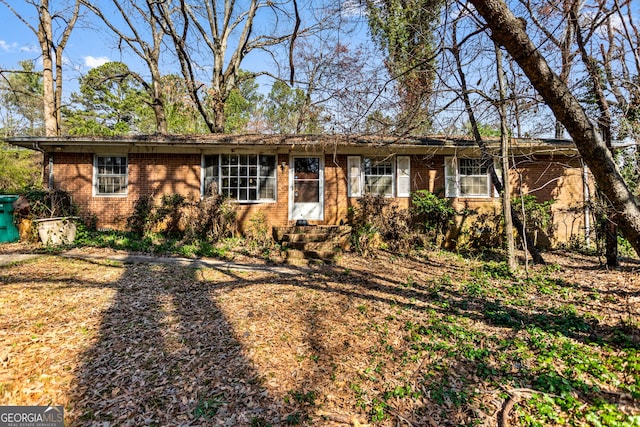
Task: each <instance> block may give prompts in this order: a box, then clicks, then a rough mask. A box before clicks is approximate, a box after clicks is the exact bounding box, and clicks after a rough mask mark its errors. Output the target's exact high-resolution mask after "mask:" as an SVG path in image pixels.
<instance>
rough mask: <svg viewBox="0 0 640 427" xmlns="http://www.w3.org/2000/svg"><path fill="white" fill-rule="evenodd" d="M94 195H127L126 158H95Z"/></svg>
mask: <svg viewBox="0 0 640 427" xmlns="http://www.w3.org/2000/svg"><path fill="white" fill-rule="evenodd" d="M95 191H96V194H102V195H109V194H126V193H127V158H126V157H124V156H99V157H96V182H95Z"/></svg>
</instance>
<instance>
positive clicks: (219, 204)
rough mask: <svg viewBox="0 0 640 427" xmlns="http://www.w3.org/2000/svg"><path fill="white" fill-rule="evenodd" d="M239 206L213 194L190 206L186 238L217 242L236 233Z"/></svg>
mask: <svg viewBox="0 0 640 427" xmlns="http://www.w3.org/2000/svg"><path fill="white" fill-rule="evenodd" d="M236 208H237V205H236V203H235V202H234V201H232V200H231V199H229V198H227V197H224V196H222V195H220V194H217V193H213V194H211V195H209V196H206V197H204V198H203V199H202V200H199V201H197V202H195V203H192V204H190V206H189V209H188V211H187V213H186V215H185V223H186V224H187V226H186V230H185V237H186V238H187V239H190V240H203V241H211V242H217V241H218V240H220V239H222V238H224V237H231V236H233V235H234V234H235V231H236V217H237V212H236Z"/></svg>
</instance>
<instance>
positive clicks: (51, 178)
mask: <svg viewBox="0 0 640 427" xmlns="http://www.w3.org/2000/svg"><path fill="white" fill-rule="evenodd" d="M33 149H34V150H36V151H39V152H41V153H42V156H43V157H44V156H45V155H46V154H47V153H46V152H45V151H44V150H43V149H42V148H41V147H40V143H38V142H34V143H33ZM42 160H43V164H42V182H45V180H44V178H45V176H44V171H45V168H44V158H43V159H42ZM47 184H48V187H49V189H52V188H53V153H52V154H51V155H50V156H49V177H48V179H47Z"/></svg>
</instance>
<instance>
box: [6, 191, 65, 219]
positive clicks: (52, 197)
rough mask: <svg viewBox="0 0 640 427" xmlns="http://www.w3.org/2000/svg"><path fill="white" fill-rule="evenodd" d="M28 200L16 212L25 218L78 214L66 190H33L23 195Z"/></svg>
mask: <svg viewBox="0 0 640 427" xmlns="http://www.w3.org/2000/svg"><path fill="white" fill-rule="evenodd" d="M22 197H23V198H24V199H25V200H26V201H27V202H28V206H27V204H25V205H24V207H23V208H20V209H19V211H18V212H16V214H17V215H18V216H21V217H25V218H32V219H38V218H57V217H68V216H76V215H78V207H77V206H76V205H74V204H73V199H72V197H71V194H69V193H67V192H66V191H64V190H31V191H28V192H26V193H25V194H23V195H22Z"/></svg>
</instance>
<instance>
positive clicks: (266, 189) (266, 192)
mask: <svg viewBox="0 0 640 427" xmlns="http://www.w3.org/2000/svg"><path fill="white" fill-rule="evenodd" d="M260 198H261V199H275V198H276V180H275V178H261V179H260Z"/></svg>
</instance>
